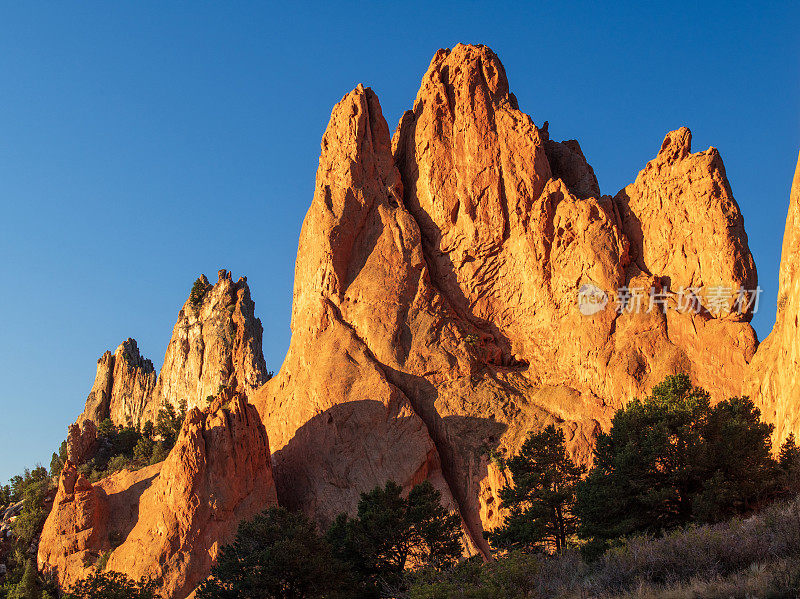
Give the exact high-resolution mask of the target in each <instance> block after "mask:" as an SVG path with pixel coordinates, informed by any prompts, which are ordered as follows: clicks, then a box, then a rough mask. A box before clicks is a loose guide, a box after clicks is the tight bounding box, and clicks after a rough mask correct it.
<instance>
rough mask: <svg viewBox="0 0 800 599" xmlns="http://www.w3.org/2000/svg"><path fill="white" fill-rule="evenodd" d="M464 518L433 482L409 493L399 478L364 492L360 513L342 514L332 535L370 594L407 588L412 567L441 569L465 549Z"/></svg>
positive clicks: (340, 554) (335, 548)
mask: <svg viewBox="0 0 800 599" xmlns="http://www.w3.org/2000/svg"><path fill="white" fill-rule="evenodd" d="M460 535H461V519H460V516H458V515H457V514H451V513H449V512H448V511H447V510H446V509H445V508H444V506H442V504H441V493H440V492H439V491H437V490H436V489H435V488H434V487H433V485H432V484H431V483H430V482H429V481H425V482H423V483H421V484H419V485H416V486H415V487H414V488H413V489H411V491H410V492H409V494H408V496H407V497H403V489H402V487H400V485H398V484H397V483H395V482H392V481H389V482H387V483H386V486H385V487H383V488H381V487H376V488H375V489H373V490H372V491H370V492H368V493H362V494H361V500H360V501H359V503H358V514H357V516H356V517H355V518H352V519H351V518H348V517H347V515H345V514H340V515H339V516H338V517H337V518H336V520H335V521H334V523H333V524H332V525H331V527H330V529H329V530H328V533H327V535H326V539H327V540H328V542H329V543H330V544H331V546H332V547H333V551H334V555H335V556H336V557H337V558H338V559H340V560H342V561H343V562H345V563H347V564H348V565H349V566H350V568H351V569H352V571H353V573H354V574H355V576H356V578H357V579H358V581H359V586H360V588H361V589H362V591H363V592H364V595H365V596H377V595H378V593H379V592H380V591H383V590H385V589H387V588H388V589H394V590H398V589H403V588H405V586H406V580H405V575H406V569H407V568H408V567H413V568H431V569H434V570H440V569H443V568H447V567H449V566H452V565H453V564H455V563H456V562H457V561H458V559H459V558H460V557H461V554H462V547H461V541H460Z"/></svg>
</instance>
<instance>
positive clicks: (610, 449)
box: [575, 375, 777, 553]
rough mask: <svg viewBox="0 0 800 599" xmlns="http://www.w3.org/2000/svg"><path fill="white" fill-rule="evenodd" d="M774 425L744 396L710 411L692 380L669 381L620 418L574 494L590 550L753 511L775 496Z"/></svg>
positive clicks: (603, 439)
mask: <svg viewBox="0 0 800 599" xmlns="http://www.w3.org/2000/svg"><path fill="white" fill-rule="evenodd" d="M771 432H772V426H771V425H767V424H765V423H763V422H761V421H760V413H759V411H758V409H756V408H755V407H754V406H753V403H752V402H751V401H750V400H749V399H747V398H740V397H734V398H731V399H728V400H725V401H722V402H720V403H719V404H717V405H716V406H713V407H711V405H710V403H709V395H708V393H706V392H705V391H704V390H703V389H701V388H699V387H695V386H693V385H692V384H691V381H690V380H689V377H688V376H686V375H676V376H670V377H667V379H666V380H664V382H662V383H661V384H659V385H657V386H656V387H654V388H653V391H652V394H651V395H650V397H648V398H646V399H642V400H640V399H636V400H633V401H631V402H629V403H628V405H626V406H625V407H624V408H622V409H620V410H618V411H617V413H616V414H615V416H614V418H613V420H612V425H611V430H610V431H609V432H608V433H604V434H601V435H600V436H599V437H598V440H597V445H596V448H595V462H594V467H593V468H592V470H591V471H590V472H589V474H588V476H587V477H586V479H585V480H584V481H582V482H581V483H580V484H579V485H578V487H577V494H576V496H577V501H576V505H575V511H576V514H577V516H578V518H579V520H580V527H579V534H580V536H581V537H582V538H584V539H589V540H590V543H589V545H588V546H587V551H588V552H589V553H593V552H594V553H596V552H597V551H602V550H603V549H604V548H605V547H607V546H609V545H610V544H613V543H614V542H615V541H616V540H618V539H621V538H624V537H629V536H632V535H637V534H653V535H660V534H663V533H664V532H665V531H668V530H671V529H674V528H676V527H679V526H685V525H687V524H690V523H710V522H715V521H720V520H724V519H726V518H730V517H731V516H733V515H735V514H740V513H747V512H748V511H750V510H751V509H752V508H754V507H756V506H758V505H759V503H760V502H763V501H765V500H767V499H769V498H770V496H771V494H774V492H775V484H774V481H775V479H776V475H777V464H776V463H775V461H774V460H773V459H772V457H771V455H770V434H771Z"/></svg>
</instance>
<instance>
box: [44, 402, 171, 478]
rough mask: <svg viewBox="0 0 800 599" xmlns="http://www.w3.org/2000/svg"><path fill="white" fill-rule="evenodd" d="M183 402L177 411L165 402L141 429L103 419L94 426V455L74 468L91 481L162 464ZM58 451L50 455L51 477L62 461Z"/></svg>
mask: <svg viewBox="0 0 800 599" xmlns="http://www.w3.org/2000/svg"><path fill="white" fill-rule="evenodd" d="M185 417H186V401H185V400H182V401H181V402H180V403H179V404H178V407H177V409H176V408H175V406H173V405H172V404H170V403H167V402H165V403H164V406H163V407H162V408H161V409H160V410H159V411H158V414H157V416H156V423H155V424H153V423H152V422H150V421H148V422H146V423H145V424H144V426H143V427H142V429H141V430H137V429H135V428H133V427H131V426H118V425H116V424H114V423H113V422H112V421H111V420H110V419H106V420H104V421H103V422H101V423H100V425H99V426H98V427H97V444H96V448H95V450H94V453H93V454H92V455H90V456H84V457H83V459H82V462H81V464H79V466H78V468H79V469H80V471H81V472H82V473H83V475H84V476H85V477H86V478H87V479H88V480H89V481H91V482H95V481H98V480H100V479H101V478H104V477H106V476H109V475H110V474H113V473H114V472H118V471H120V470H124V469H129V470H135V469H138V468H142V467H144V466H148V465H151V464H156V463H158V462H161V461H163V460H164V459H165V458H166V457H167V455H168V454H169V451H170V449H172V447H173V446H174V445H175V442H176V441H177V439H178V433H180V430H181V426H182V425H183V420H184V418H185ZM62 450H63V456H62V452H60V453H59V454H53V460H52V461H51V465H50V469H51V474H52V475H53V476H57V474H56V472H58V473H60V471H61V468H63V465H64V462H65V461H66V445H65V444H64V443H62Z"/></svg>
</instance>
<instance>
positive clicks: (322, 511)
mask: <svg viewBox="0 0 800 599" xmlns="http://www.w3.org/2000/svg"><path fill="white" fill-rule="evenodd" d="M401 195H402V185H401V183H400V177H399V175H398V172H397V169H396V168H395V167H394V164H393V160H392V155H391V148H390V144H389V130H388V127H387V126H386V122H385V121H384V119H383V116H382V114H381V109H380V105H379V104H378V101H377V98H376V96H375V94H374V93H373V92H372V90H370V89H368V88H367V89H365V88H363V87H361V86H359V87H358V88H357V89H356V90H354V91H353V92H351V93H350V94H348V95H347V96H345V97H344V98H343V99H342V101H341V102H339V104H337V105H336V106H335V107H334V109H333V113H332V115H331V120H330V123H329V125H328V129H327V131H326V133H325V136H324V137H323V140H322V156H321V158H320V164H319V169H318V171H317V184H316V191H315V194H314V201H313V204H312V207H311V209H310V210H309V212H308V214H307V216H306V219H305V221H304V223H303V231H302V233H301V238H300V248H299V250H298V259H297V265H296V270H295V301H294V306H293V309H292V331H293V335H292V342H291V345H290V347H289V352H288V354H287V357H286V360H285V362H284V364H283V367H282V368H281V371H280V373H279V374H278V375H277V376H276V377H275V379H273V380H272V381H270V382H269V383H268V384H267V385H266V386H265V387H264V388H263V389H262V390H260V391H259V392H258V394H257V395H256V397H255V398H254V400H253V401H254V403H255V404H256V405H257V406H258V407H259V409H260V411H261V413H262V416H263V418H264V423H265V425H266V426H267V427H268V431H269V434H270V440H271V441H272V445H273V449H274V450H275V451H276V453H275V455H274V462H275V472H276V483H277V485H278V496H279V499H280V501H281V504H282V505H285V506H287V507H290V508H302V509H304V510H306V511H308V512H309V513H311V514H314V515H316V516H317V517H318V519H319V520H320V521H321V522H322V523H323V524H324V523H327V522H330V521H331V520H332V519H333V517H334V516H336V515H337V514H338V513H340V512H342V511H352V510H353V509H354V508H355V506H356V504H357V503H358V499H359V493H360V492H362V491H365V490H367V489H370V488H372V487H374V486H376V485H382V484H384V483H385V482H386V481H387V480H388V479H392V480H395V481H397V482H399V483H401V484H403V485H406V486H410V485H412V484H414V483H417V482H421V481H422V480H425V479H426V478H431V479H433V480H434V482H436V483H437V486H439V488H440V489H441V490H442V491H443V492H444V493H445V496H446V497H449V491H448V490H447V486H446V484H444V483H443V482H442V481H441V478H440V477H441V474H440V469H439V457H438V454H437V452H436V448H435V447H434V444H433V443H432V441H431V439H430V438H429V436H428V432H427V430H426V427H425V424H424V423H423V422H422V420H421V419H420V418H419V416H418V415H417V414H416V413H415V412H414V409H413V407H412V406H411V405H410V403H409V401H408V398H407V397H406V396H405V394H404V393H403V392H402V391H401V390H400V389H398V388H397V387H396V386H395V385H394V384H392V382H391V380H390V375H389V373H388V372H387V371H386V368H385V367H384V365H383V364H382V363H381V362H379V361H378V359H376V357H375V355H374V354H375V353H379V354H380V356H381V357H383V355H384V354H395V353H396V354H398V355H401V354H403V353H404V352H407V351H408V349H409V348H408V347H407V346H405V342H407V341H409V340H410V339H406V338H404V336H403V335H402V332H401V331H400V327H401V326H402V325H403V323H404V314H405V312H406V311H407V309H408V305H409V303H411V302H414V301H415V299H416V301H418V302H419V303H420V304H423V305H427V304H429V302H430V300H432V299H433V298H427V297H419V298H418V299H417V295H418V293H421V292H422V291H420V289H419V287H420V285H421V283H422V282H423V281H424V280H425V277H426V276H427V275H426V273H425V265H424V262H423V259H422V255H421V252H420V247H419V233H418V230H417V227H416V225H415V223H414V221H413V219H412V218H411V217H410V215H409V214H408V213H407V212H406V211H405V210H404V209H403V208H402V206H401V204H400V198H401ZM384 256H385V257H386V259H384ZM431 308H432V309H435V308H434V307H433V306H431ZM365 335H369V338H370V339H371V340H379V341H378V342H377V343H378V344H377V345H375V346H373V347H369V346H367V345H366V343H365V341H364V336H365Z"/></svg>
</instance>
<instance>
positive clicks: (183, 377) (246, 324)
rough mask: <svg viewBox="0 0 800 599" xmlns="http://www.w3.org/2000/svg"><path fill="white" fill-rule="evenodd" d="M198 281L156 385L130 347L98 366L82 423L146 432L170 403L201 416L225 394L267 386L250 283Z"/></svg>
mask: <svg viewBox="0 0 800 599" xmlns="http://www.w3.org/2000/svg"><path fill="white" fill-rule="evenodd" d="M198 281H199V283H198V285H200V286H201V287H202V290H201V291H200V292H198V294H197V297H196V298H194V299H193V298H189V299H187V300H186V302H185V303H184V305H183V306H182V307H181V310H180V312H179V313H178V320H177V322H176V323H175V327H174V328H173V330H172V338H171V339H170V341H169V344H168V345H167V351H166V353H165V355H164V365H163V367H162V368H161V372H160V373H159V374H158V377H156V372H155V369H154V368H153V363H152V362H151V361H150V360H148V359H145V358H143V357H142V356H141V355H140V354H139V348H138V346H137V344H136V341H135V340H134V339H128V340H127V341H125V342H124V343H122V344H121V345H120V346H119V347H118V348H117V350H116V351H115V352H114V353H113V354H112V353H111V352H106V353H105V354H103V356H102V357H101V358H100V359H99V360H98V362H97V375H96V377H95V381H94V384H93V385H92V390H91V392H90V393H89V396H88V398H87V399H86V407H85V408H84V411H83V414H81V416H80V417H79V418H78V423H80V422H83V421H85V420H92V421H94V422H95V424H100V423H101V422H102V421H103V420H104V419H106V418H110V419H111V420H112V421H113V422H114V424H117V425H119V426H133V427H141V426H143V425H144V423H145V422H147V421H148V420H149V421H153V422H154V421H155V418H156V415H157V413H158V410H159V409H161V408H162V407H164V406H165V404H167V403H169V404H172V405H173V406H175V407H176V408H177V407H178V406H179V404H180V403H181V402H182V401H184V400H185V401H186V403H187V406H188V407H189V408H193V407H201V408H202V407H204V406H205V405H206V403H207V402H206V399H207V398H208V397H209V396H214V395H217V394H218V393H219V392H220V390H222V389H223V388H224V389H230V390H232V391H237V392H240V393H244V394H249V393H252V392H253V391H254V390H255V389H257V388H259V387H260V386H261V385H263V384H264V383H265V382H266V380H267V378H268V374H267V367H266V364H265V362H264V354H263V352H262V349H261V345H262V334H263V328H262V326H261V321H260V320H259V319H258V318H256V316H255V303H254V302H253V300H252V299H251V297H250V288H249V286H248V285H247V279H246V278H245V277H242V278H240V279H239V280H238V281H236V282H234V281H233V280H232V278H231V274H230V273H229V272H228V271H226V270H221V271H219V276H218V280H217V283H216V284H214V285H211V284H210V283H209V282H208V280H207V279H206V277H205V276H201V277H200V278H199V279H198Z"/></svg>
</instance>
